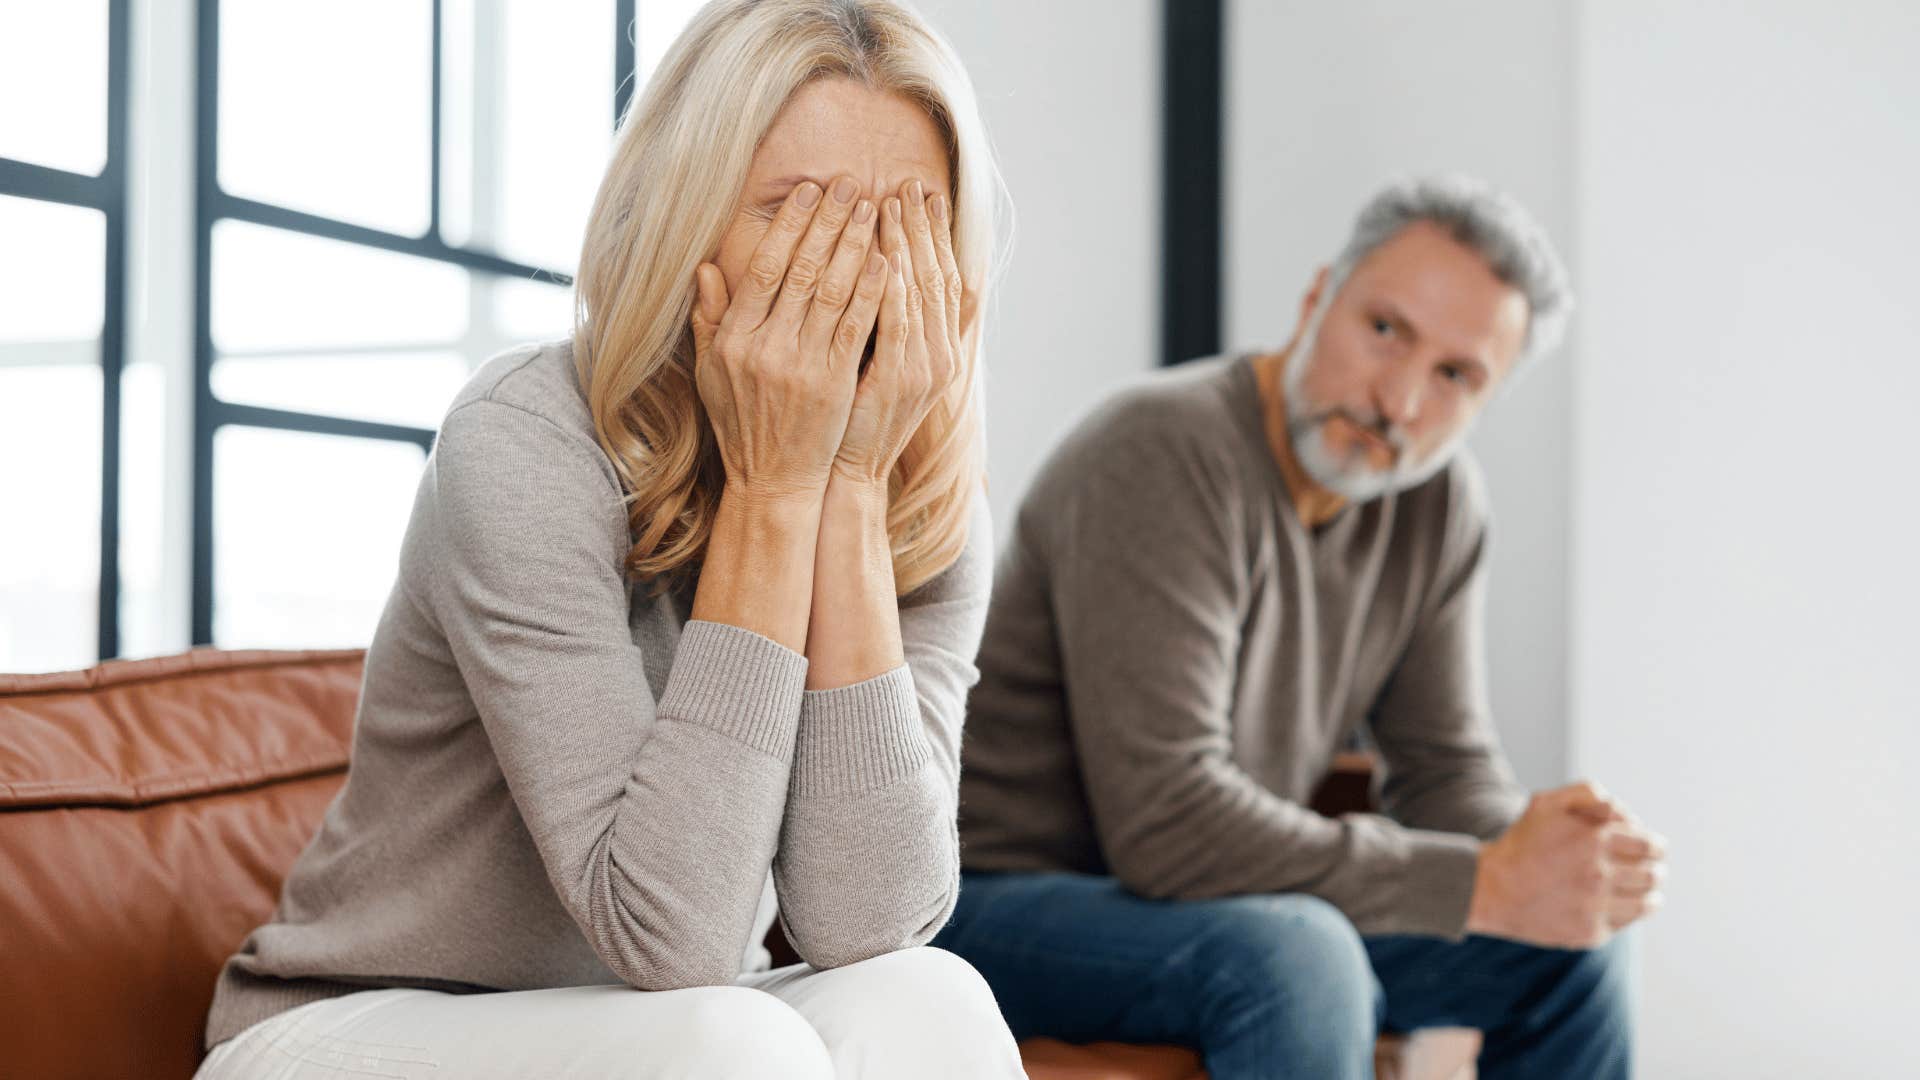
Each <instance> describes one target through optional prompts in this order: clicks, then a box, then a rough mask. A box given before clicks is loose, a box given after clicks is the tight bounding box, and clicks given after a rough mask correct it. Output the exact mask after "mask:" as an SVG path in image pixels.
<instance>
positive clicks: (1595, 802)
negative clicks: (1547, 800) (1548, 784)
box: [1552, 780, 1624, 825]
mask: <svg viewBox="0 0 1920 1080" xmlns="http://www.w3.org/2000/svg"><path fill="white" fill-rule="evenodd" d="M1552 794H1553V795H1555V796H1557V797H1558V798H1559V800H1560V802H1561V804H1562V805H1563V806H1564V807H1565V808H1566V809H1567V810H1568V811H1569V812H1571V813H1573V814H1576V815H1578V816H1580V817H1582V818H1585V819H1586V820H1588V821H1591V822H1593V823H1594V824H1595V825H1605V824H1608V823H1609V822H1614V821H1619V820H1621V819H1622V818H1623V817H1624V814H1623V813H1622V811H1621V808H1620V805H1619V804H1618V803H1616V802H1614V800H1613V796H1611V795H1609V794H1607V792H1606V789H1604V788H1602V787H1601V786H1600V785H1599V784H1596V783H1593V782H1592V781H1590V780H1582V781H1580V782H1579V783H1575V784H1569V785H1567V786H1566V787H1563V788H1561V789H1559V790H1558V791H1556V792H1553V793H1552Z"/></svg>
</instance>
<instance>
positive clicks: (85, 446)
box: [0, 0, 127, 671]
mask: <svg viewBox="0 0 1920 1080" xmlns="http://www.w3.org/2000/svg"><path fill="white" fill-rule="evenodd" d="M35 23H36V25H35V28H34V32H33V33H31V34H24V33H0V101H5V102H8V103H9V104H8V105H7V107H5V108H0V659H3V660H4V666H5V667H6V668H9V669H14V670H25V671H33V670H42V669H49V668H61V667H74V666H83V665H85V664H88V663H91V662H92V661H93V659H94V658H95V657H96V656H111V655H114V654H115V652H117V651H118V648H119V642H118V640H117V637H116V630H117V618H116V617H115V614H114V610H115V609H114V604H115V602H116V598H117V593H118V590H117V582H116V575H117V572H118V562H117V557H116V556H117V548H118V543H117V530H118V525H119V521H118V500H119V484H118V475H117V467H118V461H117V439H118V436H119V403H120V374H121V362H122V350H121V331H122V326H123V297H124V290H123V284H122V282H123V275H122V274H121V267H122V262H123V257H124V249H125V236H126V216H125V202H126V189H125V183H124V168H125V147H126V107H125V94H126V85H125V79H126V74H125V73H126V67H127V64H126V33H127V5H126V2H125V0H112V2H109V0H91V2H88V0H74V2H72V3H63V4H53V5H47V6H45V8H44V9H43V10H40V11H38V12H37V13H36V19H35ZM28 101H31V102H36V103H38V105H37V107H35V108H21V107H19V103H21V102H28Z"/></svg>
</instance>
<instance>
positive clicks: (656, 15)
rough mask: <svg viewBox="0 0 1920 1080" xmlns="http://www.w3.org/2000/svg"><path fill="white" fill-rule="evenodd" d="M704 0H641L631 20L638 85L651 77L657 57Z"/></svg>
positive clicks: (669, 45) (678, 33)
mask: <svg viewBox="0 0 1920 1080" xmlns="http://www.w3.org/2000/svg"><path fill="white" fill-rule="evenodd" d="M705 3H706V0H640V3H639V5H638V6H639V12H638V13H637V15H636V17H635V19H634V22H635V23H636V24H637V25H635V27H634V39H635V40H634V43H635V46H636V48H635V53H636V57H635V59H636V60H637V61H638V66H639V71H638V72H636V73H635V78H636V79H637V80H638V83H639V85H641V86H645V85H646V84H647V80H649V79H651V78H653V73H654V71H655V70H656V69H657V68H659V66H660V58H661V57H663V56H665V55H666V54H667V49H668V48H669V47H671V46H672V45H673V43H674V41H675V40H676V39H678V38H679V37H680V31H681V30H683V29H685V28H686V25H687V23H689V22H692V21H693V16H694V13H695V12H697V11H699V10H700V7H701V5H703V4H705Z"/></svg>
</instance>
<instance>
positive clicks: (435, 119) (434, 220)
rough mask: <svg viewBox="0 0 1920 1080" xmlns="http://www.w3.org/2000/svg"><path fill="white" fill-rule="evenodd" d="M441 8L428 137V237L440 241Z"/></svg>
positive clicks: (436, 19)
mask: <svg viewBox="0 0 1920 1080" xmlns="http://www.w3.org/2000/svg"><path fill="white" fill-rule="evenodd" d="M441 6H442V3H441V0H433V104H432V105H431V106H430V107H431V108H432V109H433V114H432V134H431V135H429V136H428V138H429V139H431V140H432V143H433V150H432V157H431V158H429V159H428V160H429V161H430V162H431V167H430V168H429V169H428V176H429V181H428V182H429V183H431V184H432V185H433V190H432V192H431V193H429V194H428V196H427V236H428V237H429V238H430V239H434V240H438V239H440V169H441V167H442V162H441V154H440V131H441V128H440V123H441V117H440V101H441V97H442V95H443V94H445V92H446V90H445V88H444V87H443V86H442V85H441V84H442V82H443V81H444V80H443V78H442V76H441V69H442V65H443V62H444V61H443V57H444V54H445V52H446V49H445V46H444V45H442V43H441V40H440V37H441V34H440V30H441V24H442V20H443V18H444V15H443V12H442V11H441Z"/></svg>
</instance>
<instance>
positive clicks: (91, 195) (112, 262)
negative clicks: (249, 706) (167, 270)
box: [0, 0, 130, 660]
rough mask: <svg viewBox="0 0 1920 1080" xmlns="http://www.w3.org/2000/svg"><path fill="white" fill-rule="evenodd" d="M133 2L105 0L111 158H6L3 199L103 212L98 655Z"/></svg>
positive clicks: (116, 414)
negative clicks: (87, 163)
mask: <svg viewBox="0 0 1920 1080" xmlns="http://www.w3.org/2000/svg"><path fill="white" fill-rule="evenodd" d="M129 8H130V0H107V41H106V46H107V117H106V120H107V159H106V163H105V164H104V165H102V166H101V169H100V172H99V173H98V174H97V175H94V176H88V175H86V174H85V173H76V172H70V171H68V170H66V169H57V168H53V167H51V166H47V165H39V164H35V163H33V162H30V161H19V160H16V159H13V158H5V157H0V195H12V196H14V197H16V198H22V199H31V200H35V201H38V202H51V203H60V204H62V205H65V206H77V207H82V208H85V209H89V210H98V211H99V212H100V213H101V215H102V216H103V217H104V219H105V246H106V252H105V263H106V271H105V272H106V281H105V282H104V288H103V289H102V291H101V312H100V339H99V344H100V355H99V364H100V437H101V452H100V585H99V590H98V595H97V597H96V602H97V604H98V616H97V618H98V622H97V626H96V632H95V636H96V651H97V652H98V654H99V657H100V659H103V660H104V659H108V658H110V657H113V656H117V655H119V653H120V377H121V374H122V373H123V372H124V371H125V369H126V322H127V286H126V281H127V275H126V268H127V152H128V151H127V107H128V97H127V94H128V80H129V77H130V76H129V70H128V62H127V41H128V18H129Z"/></svg>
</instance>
